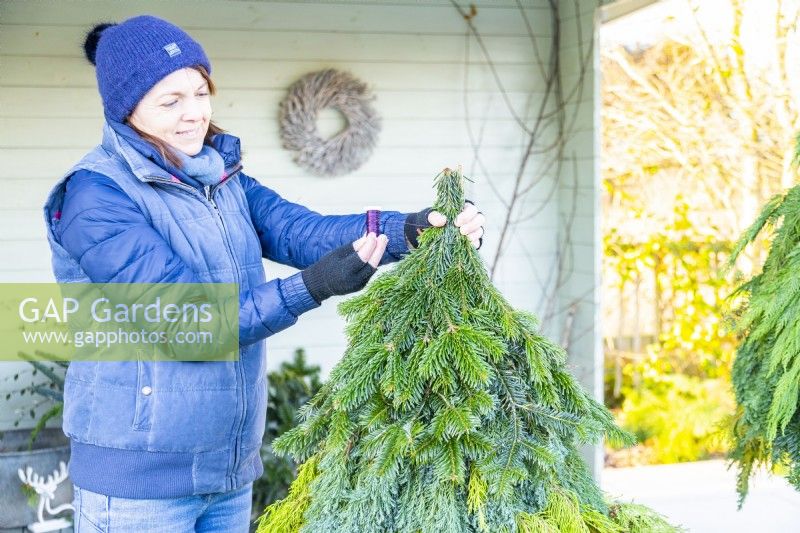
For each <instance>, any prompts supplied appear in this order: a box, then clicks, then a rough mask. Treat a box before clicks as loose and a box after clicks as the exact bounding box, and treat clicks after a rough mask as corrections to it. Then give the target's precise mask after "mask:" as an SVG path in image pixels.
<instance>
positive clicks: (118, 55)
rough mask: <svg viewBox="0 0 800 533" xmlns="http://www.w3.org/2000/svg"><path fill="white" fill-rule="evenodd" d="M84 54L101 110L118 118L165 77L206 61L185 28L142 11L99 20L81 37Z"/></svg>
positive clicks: (124, 114) (122, 117) (203, 64)
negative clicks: (93, 76) (93, 73)
mask: <svg viewBox="0 0 800 533" xmlns="http://www.w3.org/2000/svg"><path fill="white" fill-rule="evenodd" d="M83 48H84V51H85V52H86V58H87V59H88V60H89V61H90V62H91V63H92V64H93V65H94V66H95V71H96V74H97V86H98V88H99V90H100V96H101V98H102V99H103V107H104V108H105V112H106V115H107V116H109V117H111V118H112V119H114V120H117V121H119V122H123V121H124V120H125V119H126V118H127V117H128V115H130V114H131V112H133V110H134V109H135V108H136V105H137V104H138V103H139V100H141V99H142V97H143V96H144V95H145V94H146V93H147V91H149V90H150V89H151V88H152V87H153V85H155V84H156V83H158V82H159V81H161V80H162V79H163V78H164V77H165V76H167V75H169V74H171V73H173V72H175V71H176V70H180V69H182V68H186V67H193V66H195V65H202V66H203V67H205V69H206V70H207V71H208V72H209V73H210V72H211V63H210V62H209V61H208V57H206V54H205V52H204V51H203V48H202V47H201V46H200V45H199V44H198V43H197V41H195V40H194V39H192V38H191V37H190V36H189V34H188V33H186V32H185V31H183V30H182V29H180V28H179V27H177V26H175V25H174V24H172V23H170V22H167V21H166V20H163V19H160V18H157V17H153V16H150V15H142V16H138V17H133V18H130V19H128V20H126V21H124V22H121V23H119V24H99V25H97V26H95V27H94V28H93V29H92V30H91V31H90V32H89V33H88V34H87V36H86V41H85V42H84V45H83Z"/></svg>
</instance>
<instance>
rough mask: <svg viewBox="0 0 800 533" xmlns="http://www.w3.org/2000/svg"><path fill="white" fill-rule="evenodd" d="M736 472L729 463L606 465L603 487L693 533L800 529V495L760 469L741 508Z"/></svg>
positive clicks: (783, 532) (788, 532)
mask: <svg viewBox="0 0 800 533" xmlns="http://www.w3.org/2000/svg"><path fill="white" fill-rule="evenodd" d="M734 481H735V472H734V470H728V469H727V468H726V463H725V462H724V461H698V462H695V463H681V464H674V465H657V466H639V467H632V468H607V469H605V470H604V471H603V478H602V485H603V489H604V490H605V491H606V492H608V493H609V494H611V495H613V496H617V497H618V498H619V499H622V500H634V501H636V502H637V503H642V504H645V505H648V506H650V507H652V508H653V509H655V510H657V511H659V512H660V513H662V514H663V515H665V516H666V517H668V518H669V519H670V521H672V522H673V523H675V524H681V525H683V526H684V527H686V528H687V529H688V530H689V531H690V532H691V533H791V532H800V493H799V492H796V491H795V490H794V489H793V488H792V487H790V486H789V485H788V484H787V483H786V482H785V481H784V480H783V479H782V478H780V477H775V476H770V475H768V474H766V473H759V474H757V475H756V476H755V478H754V479H753V480H752V481H751V485H750V493H749V495H748V497H747V500H746V501H745V504H744V506H743V508H742V510H741V511H737V510H736V488H735V484H734Z"/></svg>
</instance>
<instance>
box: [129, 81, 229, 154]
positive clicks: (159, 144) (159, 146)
mask: <svg viewBox="0 0 800 533" xmlns="http://www.w3.org/2000/svg"><path fill="white" fill-rule="evenodd" d="M191 68H193V69H195V70H196V71H197V72H199V73H200V75H201V76H203V79H204V80H205V81H206V83H208V92H209V93H210V94H211V95H214V94H216V93H217V88H216V87H215V86H214V81H213V80H212V79H211V76H210V75H209V73H208V71H207V70H206V69H205V67H204V66H202V65H195V66H193V67H191ZM129 119H130V117H128V118H126V119H125V123H126V124H127V125H128V126H130V127H131V128H132V129H133V131H135V132H136V133H138V134H139V136H140V137H141V138H142V139H144V140H145V141H147V142H149V143H150V144H152V145H153V146H155V147H156V150H158V152H159V153H160V154H161V157H163V158H164V159H166V160H167V161H169V162H170V164H172V165H173V166H175V167H176V168H180V167H181V160H180V158H179V157H178V156H177V155H176V154H175V150H174V149H173V148H172V147H171V146H170V145H169V144H167V143H166V142H164V141H162V140H161V139H159V138H157V137H154V136H152V135H150V134H149V133H145V132H143V131H142V130H140V129H139V128H137V127H136V126H134V125H133V124H132V123H131V122H130V120H129ZM224 132H225V130H223V129H222V128H220V127H219V126H217V125H216V124H214V121H213V120H210V121H209V122H208V131H207V132H206V136H205V138H204V139H203V144H211V137H213V136H214V135H217V134H218V133H224Z"/></svg>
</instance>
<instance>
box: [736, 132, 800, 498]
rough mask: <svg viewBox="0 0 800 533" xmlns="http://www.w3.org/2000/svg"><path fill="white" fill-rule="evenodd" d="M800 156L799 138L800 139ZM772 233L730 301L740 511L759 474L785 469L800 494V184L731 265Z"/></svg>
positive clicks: (771, 210)
mask: <svg viewBox="0 0 800 533" xmlns="http://www.w3.org/2000/svg"><path fill="white" fill-rule="evenodd" d="M798 141H799V143H798V149H799V150H798V154H800V137H798ZM763 231H771V232H772V242H771V245H770V249H769V253H768V254H767V258H766V260H765V261H764V266H763V268H762V271H761V273H759V274H758V275H756V276H754V277H753V278H751V279H750V280H748V281H746V282H745V283H743V284H742V285H741V286H740V287H739V288H738V289H737V290H736V292H735V293H734V294H733V295H732V298H739V300H740V304H739V305H738V307H737V308H736V309H735V313H734V314H735V320H736V330H737V333H738V334H739V335H740V338H741V343H740V345H739V347H738V349H737V352H736V359H735V360H734V363H733V375H732V381H733V388H734V393H735V394H736V403H737V410H736V414H735V416H734V420H733V425H732V430H733V431H732V433H733V446H732V449H731V452H730V458H731V459H732V461H733V462H735V463H736V464H737V465H738V470H739V471H738V477H737V483H736V488H737V491H738V493H739V506H740V507H741V505H742V504H743V503H744V499H745V497H746V496H747V491H748V485H749V480H750V477H751V475H752V474H753V471H754V469H755V468H757V467H759V466H766V467H768V468H770V469H772V468H775V467H779V468H781V469H783V470H785V472H786V477H787V478H788V480H789V482H790V483H791V484H792V485H793V486H794V487H795V488H796V489H798V490H800V409H798V407H799V406H800V401H799V400H800V318H799V317H800V276H798V272H800V186H795V187H793V188H792V189H789V190H788V191H787V192H786V193H785V194H782V195H777V196H775V197H774V198H772V199H771V200H770V201H769V202H767V204H766V205H765V206H764V208H763V209H762V211H761V214H760V215H759V216H758V218H757V219H756V221H755V222H754V223H753V224H752V225H751V226H750V228H749V229H748V230H747V231H746V232H745V233H744V235H743V236H742V238H741V239H740V241H739V243H738V244H737V246H736V248H735V249H734V252H733V254H732V256H731V259H730V264H731V266H732V265H733V264H734V262H735V261H736V258H737V257H738V256H739V254H740V253H741V252H742V251H743V250H744V249H745V247H746V246H747V245H748V244H750V243H751V242H753V241H754V240H755V239H756V238H757V237H758V236H759V234H761V233H762V232H763Z"/></svg>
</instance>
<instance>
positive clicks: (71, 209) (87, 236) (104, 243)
mask: <svg viewBox="0 0 800 533" xmlns="http://www.w3.org/2000/svg"><path fill="white" fill-rule="evenodd" d="M59 240H60V243H61V246H63V247H64V249H65V250H66V251H67V252H68V253H69V254H70V255H71V256H72V257H74V258H75V259H76V261H78V262H79V263H80V265H81V268H82V269H83V271H84V272H86V274H87V275H88V276H89V279H91V280H92V282H94V283H200V282H201V280H200V279H199V278H198V277H197V275H196V274H195V272H194V271H193V270H192V269H191V268H190V267H189V265H187V264H186V263H185V262H184V261H183V260H182V259H181V258H180V257H179V256H178V255H176V254H175V252H174V251H173V250H172V248H171V247H170V245H169V243H168V242H167V241H165V240H164V239H163V238H162V237H161V235H160V234H159V233H158V232H156V231H155V229H154V228H153V227H152V226H151V225H150V223H149V221H148V220H147V218H146V217H145V216H144V214H143V213H142V212H141V211H140V210H139V208H138V207H137V206H136V204H135V203H134V202H133V201H132V200H131V199H130V198H129V197H128V195H127V194H125V192H124V191H123V190H122V189H121V188H120V187H119V186H118V185H117V184H116V183H114V181H113V180H111V179H110V178H108V177H107V176H104V175H102V174H98V173H95V172H90V171H85V170H81V171H78V172H76V173H75V174H73V175H72V177H71V178H70V179H69V181H68V182H67V190H66V193H65V196H64V203H63V206H62V209H61V224H60V230H59ZM318 305H319V304H317V303H316V302H315V301H314V299H313V298H312V297H311V295H310V294H309V293H308V290H307V289H306V287H305V284H304V283H303V280H302V278H301V275H300V273H297V274H295V275H293V276H290V277H288V278H285V279H274V280H272V281H269V282H267V283H264V284H263V285H260V286H258V287H255V288H253V289H252V290H249V291H244V292H242V293H240V294H239V343H240V344H241V345H246V344H251V343H253V342H256V341H259V340H261V339H263V338H265V337H268V336H270V335H272V334H274V333H277V332H278V331H281V330H283V329H285V328H287V327H289V326H291V325H292V324H294V323H295V322H296V321H297V317H298V316H299V315H300V314H301V313H303V312H305V311H308V310H309V309H312V308H314V307H317V306H318Z"/></svg>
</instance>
